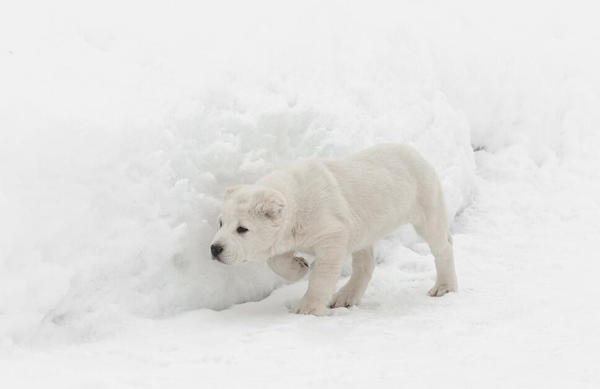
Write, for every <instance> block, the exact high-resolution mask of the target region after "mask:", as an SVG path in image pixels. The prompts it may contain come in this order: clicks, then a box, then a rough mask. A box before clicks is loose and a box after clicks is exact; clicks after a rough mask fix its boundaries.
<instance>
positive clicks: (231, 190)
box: [225, 185, 243, 198]
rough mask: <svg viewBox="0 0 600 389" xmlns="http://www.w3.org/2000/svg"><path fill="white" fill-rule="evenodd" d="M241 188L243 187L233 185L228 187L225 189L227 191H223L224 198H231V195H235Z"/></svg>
mask: <svg viewBox="0 0 600 389" xmlns="http://www.w3.org/2000/svg"><path fill="white" fill-rule="evenodd" d="M242 186H243V185H234V186H230V187H229V188H227V190H225V198H228V197H229V196H231V195H232V194H233V193H235V192H236V191H237V190H238V189H240V188H241V187H242Z"/></svg>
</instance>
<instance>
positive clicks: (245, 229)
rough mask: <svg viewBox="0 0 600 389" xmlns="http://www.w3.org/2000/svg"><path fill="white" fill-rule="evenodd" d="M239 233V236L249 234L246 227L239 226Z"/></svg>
mask: <svg viewBox="0 0 600 389" xmlns="http://www.w3.org/2000/svg"><path fill="white" fill-rule="evenodd" d="M237 232H238V234H243V233H245V232H248V229H247V228H246V227H242V226H239V227H238V228H237Z"/></svg>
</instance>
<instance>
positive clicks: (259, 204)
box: [255, 188, 285, 223]
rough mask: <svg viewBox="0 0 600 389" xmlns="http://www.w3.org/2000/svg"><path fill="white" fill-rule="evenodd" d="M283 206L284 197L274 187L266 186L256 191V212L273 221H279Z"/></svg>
mask: <svg viewBox="0 0 600 389" xmlns="http://www.w3.org/2000/svg"><path fill="white" fill-rule="evenodd" d="M284 207H285V197H284V196H283V194H282V193H281V192H279V191H277V190H275V189H270V188H266V189H265V190H263V191H260V192H259V193H258V196H257V199H256V208H255V209H256V212H257V213H258V214H259V215H261V216H264V217H267V218H269V219H271V220H272V221H274V222H276V223H277V222H279V221H280V220H281V216H282V214H283V208H284Z"/></svg>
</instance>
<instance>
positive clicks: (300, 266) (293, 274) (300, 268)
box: [285, 257, 309, 282]
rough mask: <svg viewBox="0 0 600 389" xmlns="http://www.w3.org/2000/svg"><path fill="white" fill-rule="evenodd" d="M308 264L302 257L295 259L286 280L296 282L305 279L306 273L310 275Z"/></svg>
mask: <svg viewBox="0 0 600 389" xmlns="http://www.w3.org/2000/svg"><path fill="white" fill-rule="evenodd" d="M308 269H309V266H308V262H306V260H305V259H304V258H302V257H294V259H293V260H292V262H291V265H290V269H289V270H288V271H287V274H285V278H286V279H287V280H288V281H291V282H296V281H299V280H301V279H302V278H304V276H305V275H306V273H308Z"/></svg>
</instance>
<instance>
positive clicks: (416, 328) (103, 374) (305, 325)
mask: <svg viewBox="0 0 600 389" xmlns="http://www.w3.org/2000/svg"><path fill="white" fill-rule="evenodd" d="M522 151H523V150H520V149H518V148H516V149H510V150H506V151H504V152H501V153H498V154H497V155H491V154H489V153H487V152H479V153H477V165H478V176H479V179H478V184H479V189H480V193H479V195H478V196H477V198H476V199H475V201H474V204H473V205H472V206H471V207H470V208H469V209H468V210H466V211H465V212H463V213H462V214H461V215H460V216H459V218H458V220H457V222H456V224H455V232H454V233H455V242H456V245H455V248H456V258H457V261H458V262H457V263H458V270H459V275H460V284H461V290H460V293H458V294H453V295H447V296H445V297H443V298H430V297H427V296H426V291H427V290H428V288H429V287H430V286H431V285H432V283H433V279H434V271H433V259H432V257H431V256H430V255H428V254H427V253H426V250H424V249H423V247H422V246H420V245H416V246H415V247H414V249H415V250H416V251H412V250H409V249H406V248H402V247H400V246H395V247H387V250H388V251H389V255H387V256H386V258H380V260H381V261H382V263H379V264H378V267H377V269H376V271H375V275H374V279H373V281H372V283H371V285H370V287H369V289H368V291H367V293H366V295H365V298H364V304H363V305H362V306H361V307H357V308H352V309H349V310H348V309H343V308H339V309H336V310H333V311H331V312H330V315H329V316H327V317H319V318H317V317H300V316H295V315H290V314H288V313H287V312H288V309H289V308H290V307H291V306H292V305H294V304H295V303H296V302H297V301H298V300H299V299H300V297H301V295H302V294H303V293H304V291H305V289H306V282H300V283H298V284H295V285H292V286H284V287H282V288H279V289H277V290H276V291H275V292H274V293H272V294H271V295H270V296H269V297H268V298H266V299H264V300H262V301H260V302H250V303H245V304H240V305H237V306H234V307H232V308H230V309H227V310H224V311H220V312H215V311H211V310H197V311H193V312H188V313H185V314H181V315H178V316H173V317H170V318H166V319H162V320H138V321H135V322H131V323H130V324H128V325H127V326H126V327H125V328H123V329H122V331H120V332H119V333H118V334H117V335H115V336H114V337H111V338H110V339H106V340H102V341H97V342H91V343H86V344H74V345H62V346H53V347H50V346H46V347H43V348H42V349H37V348H34V349H30V348H28V347H24V348H22V347H17V346H11V345H9V344H4V345H3V346H4V347H3V351H2V355H1V357H2V360H1V364H2V371H3V373H2V380H3V381H4V382H7V383H10V384H11V387H16V386H21V385H25V384H30V385H31V386H32V387H41V386H44V387H46V386H47V387H53V386H54V387H90V388H92V387H93V388H100V387H156V388H161V387H240V388H242V387H243V388H248V387H259V385H260V387H273V388H280V387H311V386H314V387H350V388H361V387H364V386H365V385H373V386H374V387H401V386H402V387H404V386H405V387H433V386H434V385H436V386H437V385H441V386H444V387H498V388H500V387H511V388H516V387H523V388H530V387H547V388H564V387H570V388H571V387H573V388H578V387H589V388H593V387H597V385H598V383H600V371H599V370H598V366H597V361H598V350H599V349H600V336H599V334H598V328H599V326H600V313H599V312H598V307H599V306H600V294H598V285H597V274H598V271H600V264H599V263H598V261H597V260H596V259H597V258H594V255H595V254H593V253H594V250H593V249H594V247H595V243H596V242H597V239H598V236H600V235H599V234H600V224H599V222H598V219H597V215H598V214H599V213H600V197H599V196H598V194H599V193H600V191H599V189H600V176H599V175H598V172H597V171H596V172H593V174H589V172H588V173H581V172H579V173H577V172H573V171H566V170H562V169H539V168H538V167H536V166H535V165H533V164H532V163H531V161H530V160H529V159H528V158H527V157H526V156H525V155H524V154H523V152H522ZM384 246H385V245H384ZM342 282H343V280H342V281H340V284H341V283H342ZM342 385H343V386H342Z"/></svg>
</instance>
